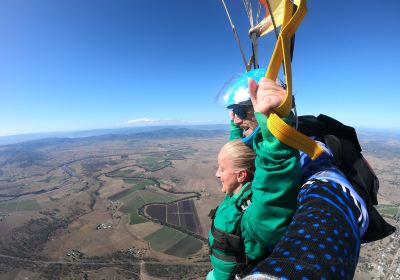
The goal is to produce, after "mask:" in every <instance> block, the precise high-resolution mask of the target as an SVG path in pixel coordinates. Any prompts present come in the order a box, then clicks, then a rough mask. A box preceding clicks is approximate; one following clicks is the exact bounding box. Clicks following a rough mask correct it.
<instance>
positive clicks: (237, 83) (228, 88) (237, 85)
mask: <svg viewBox="0 0 400 280" xmlns="http://www.w3.org/2000/svg"><path fill="white" fill-rule="evenodd" d="M264 76H265V69H263V68H259V69H254V70H251V71H249V72H246V73H240V74H237V75H235V76H233V77H232V78H231V79H229V80H228V81H227V82H226V83H225V84H224V85H223V87H222V88H221V90H220V91H219V92H218V94H217V96H216V98H215V103H216V104H217V105H218V106H221V107H224V108H232V107H233V106H234V105H251V99H250V93H249V85H248V83H249V82H248V80H249V78H252V79H254V80H255V81H256V82H257V83H258V81H259V80H260V79H261V78H262V77H264Z"/></svg>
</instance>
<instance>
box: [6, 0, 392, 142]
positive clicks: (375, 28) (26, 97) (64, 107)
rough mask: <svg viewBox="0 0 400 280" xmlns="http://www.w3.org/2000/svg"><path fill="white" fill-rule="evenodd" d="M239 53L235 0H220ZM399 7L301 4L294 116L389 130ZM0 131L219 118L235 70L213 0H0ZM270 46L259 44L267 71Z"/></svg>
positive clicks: (237, 64)
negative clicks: (304, 8)
mask: <svg viewBox="0 0 400 280" xmlns="http://www.w3.org/2000/svg"><path fill="white" fill-rule="evenodd" d="M226 2H227V4H228V6H229V8H230V10H231V13H232V18H233V21H234V23H235V25H236V27H237V29H238V31H239V35H240V38H241V40H242V43H243V45H244V46H245V48H246V52H247V54H248V55H249V54H250V50H249V44H250V43H249V40H248V37H247V35H246V30H247V29H248V27H249V23H248V20H247V17H246V16H245V12H244V8H243V4H242V1H237V0H235V1H233V0H226ZM399 10H400V2H399V1H397V0H385V1H380V2H377V1H371V0H368V1H344V0H340V1H334V0H329V1H328V0H324V1H321V0H309V1H308V14H307V15H306V18H305V19H304V21H303V23H302V25H301V26H300V28H299V30H298V32H297V35H296V36H297V37H296V48H295V56H294V61H293V84H294V94H295V95H296V100H297V106H298V112H299V114H319V113H324V114H328V115H331V116H333V117H336V118H338V119H339V120H341V121H343V122H345V123H347V124H351V125H354V126H357V127H371V128H391V129H395V130H400V124H399V121H400V117H399V116H398V114H397V113H398V111H399V109H398V107H399V104H400V97H399V96H400V91H399V89H398V88H399V87H398V85H397V82H398V80H399V77H398V76H399V75H398V74H399V73H400V71H399V70H398V67H399V62H400V58H399V54H398V51H399V50H400V36H399V34H400V32H399V30H398V29H399V28H400V17H399V16H398V11H399ZM0 38H1V43H0V98H1V102H0V136H4V135H12V134H21V133H32V132H48V131H70V130H83V129H95V128H116V127H125V126H132V125H138V124H143V123H145V124H150V123H151V122H153V123H155V124H164V123H175V124H180V123H181V124H188V123H191V124H192V123H194V124H196V123H199V124H200V123H227V122H228V119H227V112H226V110H225V109H223V108H220V107H219V106H218V105H216V104H215V103H214V99H215V97H216V95H217V93H218V91H219V90H220V88H221V87H222V86H223V85H224V83H225V82H226V81H227V80H228V79H229V78H230V77H232V76H233V75H235V74H237V73H240V72H242V71H244V66H243V62H242V60H241V56H240V52H239V49H238V47H237V45H236V42H235V40H234V37H233V34H232V31H231V29H230V25H229V22H228V20H227V16H226V14H225V11H224V9H223V6H222V4H221V2H220V1H218V0H207V1H206V0H169V1H166V0H158V1H143V0H141V1H139V0H113V1H111V0H107V1H106V0H1V1H0ZM274 42H275V39H274V37H273V36H272V35H270V36H269V37H268V38H265V37H263V38H262V39H261V41H260V56H261V60H260V65H261V66H264V67H266V66H267V64H268V59H269V56H270V54H271V53H272V49H273V44H274Z"/></svg>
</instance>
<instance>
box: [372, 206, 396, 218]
mask: <svg viewBox="0 0 400 280" xmlns="http://www.w3.org/2000/svg"><path fill="white" fill-rule="evenodd" d="M399 208H400V206H398V205H378V206H377V207H376V209H377V210H378V211H379V213H381V214H382V215H384V216H387V217H390V218H395V217H396V214H397V213H398V212H400V211H399Z"/></svg>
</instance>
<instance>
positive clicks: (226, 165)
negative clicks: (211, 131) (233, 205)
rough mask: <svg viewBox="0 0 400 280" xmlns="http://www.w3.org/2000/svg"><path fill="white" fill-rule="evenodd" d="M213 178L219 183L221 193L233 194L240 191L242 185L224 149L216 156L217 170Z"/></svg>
mask: <svg viewBox="0 0 400 280" xmlns="http://www.w3.org/2000/svg"><path fill="white" fill-rule="evenodd" d="M215 176H217V177H218V178H219V180H220V181H221V184H222V189H221V191H222V192H223V193H226V194H235V193H237V192H238V191H239V190H240V188H241V185H242V184H241V183H240V182H239V181H238V172H237V171H235V170H234V169H233V166H232V160H231V159H230V157H229V155H228V154H227V153H226V152H225V151H224V149H222V150H221V151H220V153H219V155H218V169H217V172H216V173H215Z"/></svg>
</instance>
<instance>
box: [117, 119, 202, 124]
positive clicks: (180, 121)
mask: <svg viewBox="0 0 400 280" xmlns="http://www.w3.org/2000/svg"><path fill="white" fill-rule="evenodd" d="M124 123H125V124H129V125H150V124H158V125H179V124H199V123H204V122H201V121H188V120H183V119H150V118H138V119H133V120H128V121H125V122H124Z"/></svg>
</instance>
